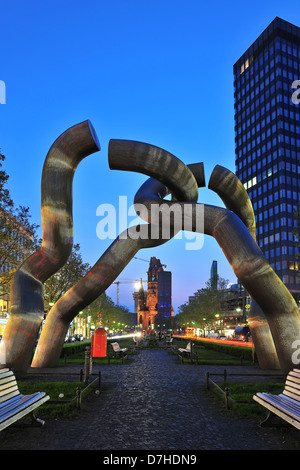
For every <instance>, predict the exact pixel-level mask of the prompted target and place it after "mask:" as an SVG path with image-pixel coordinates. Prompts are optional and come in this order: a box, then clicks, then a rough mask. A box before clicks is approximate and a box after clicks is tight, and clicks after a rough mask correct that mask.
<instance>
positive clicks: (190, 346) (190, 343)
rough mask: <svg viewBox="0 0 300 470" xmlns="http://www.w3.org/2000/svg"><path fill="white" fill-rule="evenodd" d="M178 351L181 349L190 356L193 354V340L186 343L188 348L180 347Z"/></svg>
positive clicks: (181, 351)
mask: <svg viewBox="0 0 300 470" xmlns="http://www.w3.org/2000/svg"><path fill="white" fill-rule="evenodd" d="M178 351H179V352H180V353H181V354H185V355H188V356H190V355H191V351H192V342H191V341H190V342H189V343H188V344H187V345H186V348H178Z"/></svg>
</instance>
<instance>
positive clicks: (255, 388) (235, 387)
mask: <svg viewBox="0 0 300 470" xmlns="http://www.w3.org/2000/svg"><path fill="white" fill-rule="evenodd" d="M218 385H219V387H220V388H221V389H222V390H225V388H226V387H228V388H229V394H230V397H231V398H232V399H234V400H236V401H243V402H249V403H234V402H230V408H231V409H232V410H234V411H235V412H236V413H237V414H239V415H240V416H247V417H252V418H259V419H262V418H264V417H265V415H266V409H265V408H264V407H263V406H261V405H260V404H259V403H257V402H255V401H254V400H253V398H252V397H253V395H255V394H256V393H258V392H268V393H272V394H274V395H278V394H279V393H282V391H283V389H284V384H283V383H272V382H270V383H247V384H237V383H231V382H226V383H222V384H218ZM213 391H214V392H215V393H216V394H217V395H219V396H220V399H221V400H224V396H223V395H222V394H221V392H220V391H219V390H218V389H217V388H213Z"/></svg>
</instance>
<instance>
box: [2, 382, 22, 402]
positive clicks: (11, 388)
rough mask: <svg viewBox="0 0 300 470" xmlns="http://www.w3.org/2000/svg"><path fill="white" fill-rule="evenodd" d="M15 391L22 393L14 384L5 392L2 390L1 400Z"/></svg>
mask: <svg viewBox="0 0 300 470" xmlns="http://www.w3.org/2000/svg"><path fill="white" fill-rule="evenodd" d="M15 390H16V391H17V392H18V393H20V392H19V389H18V385H17V384H12V385H11V386H8V387H6V388H5V389H4V390H0V399H2V398H5V397H6V395H9V394H10V393H11V392H14V391H15Z"/></svg>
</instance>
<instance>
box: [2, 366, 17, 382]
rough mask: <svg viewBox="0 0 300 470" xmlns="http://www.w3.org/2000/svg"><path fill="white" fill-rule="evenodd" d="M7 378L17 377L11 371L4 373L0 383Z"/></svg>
mask: <svg viewBox="0 0 300 470" xmlns="http://www.w3.org/2000/svg"><path fill="white" fill-rule="evenodd" d="M2 370H3V369H2ZM7 377H15V375H14V373H13V372H12V371H11V370H8V371H6V372H2V374H1V376H0V383H1V382H2V380H5V379H6V378H7Z"/></svg>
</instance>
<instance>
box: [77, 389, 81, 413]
mask: <svg viewBox="0 0 300 470" xmlns="http://www.w3.org/2000/svg"><path fill="white" fill-rule="evenodd" d="M76 407H77V409H78V410H80V409H81V388H80V387H77V388H76Z"/></svg>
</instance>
